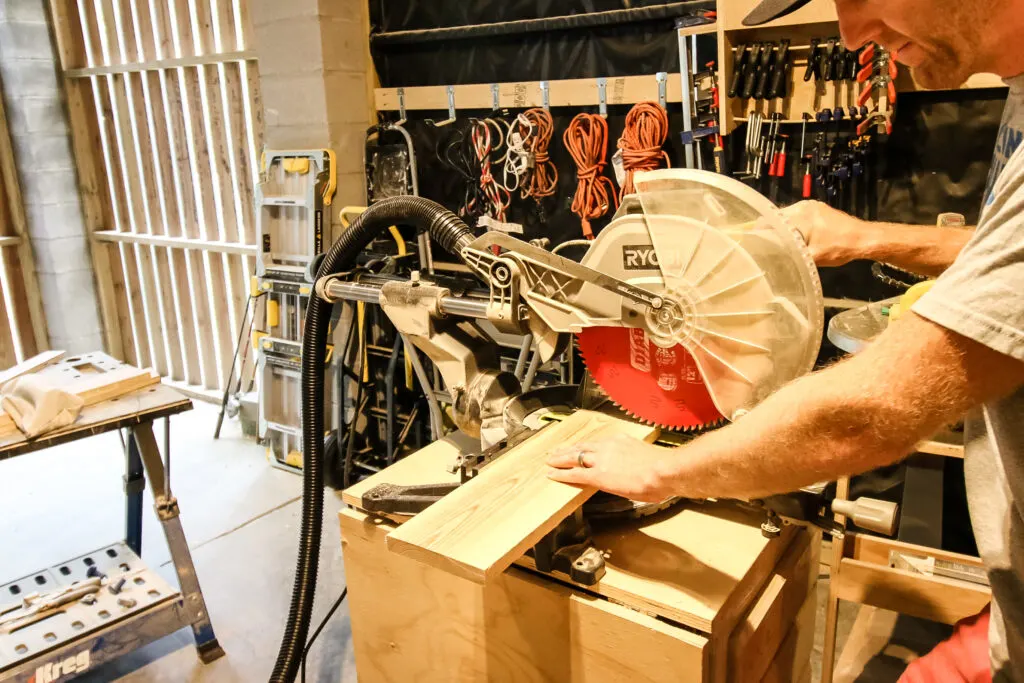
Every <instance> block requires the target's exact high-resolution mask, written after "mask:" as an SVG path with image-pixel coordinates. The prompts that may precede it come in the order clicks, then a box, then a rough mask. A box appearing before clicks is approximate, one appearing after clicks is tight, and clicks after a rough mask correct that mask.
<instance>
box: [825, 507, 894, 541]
mask: <svg viewBox="0 0 1024 683" xmlns="http://www.w3.org/2000/svg"><path fill="white" fill-rule="evenodd" d="M832 512H833V513H835V514H837V515H845V516H846V518H847V519H849V520H850V522H852V523H853V525H854V526H859V527H860V528H861V529H867V530H868V531H874V532H875V533H878V534H882V535H883V536H892V535H893V534H894V533H896V519H897V517H898V514H897V513H898V512H899V506H898V505H897V504H896V503H890V502H889V501H887V500H877V499H875V498H858V499H857V500H842V499H840V498H836V499H835V500H833V501H832Z"/></svg>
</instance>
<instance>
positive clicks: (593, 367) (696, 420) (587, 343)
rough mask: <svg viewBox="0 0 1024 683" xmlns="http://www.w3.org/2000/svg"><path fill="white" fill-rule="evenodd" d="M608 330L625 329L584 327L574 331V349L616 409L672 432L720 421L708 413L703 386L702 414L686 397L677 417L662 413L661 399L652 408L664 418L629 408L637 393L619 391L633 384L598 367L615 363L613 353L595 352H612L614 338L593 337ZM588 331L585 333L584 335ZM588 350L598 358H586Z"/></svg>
mask: <svg viewBox="0 0 1024 683" xmlns="http://www.w3.org/2000/svg"><path fill="white" fill-rule="evenodd" d="M611 329H615V330H623V329H626V328H587V331H584V332H583V333H577V334H576V339H577V344H576V348H577V349H578V350H579V353H580V357H581V359H582V360H583V364H584V366H585V367H586V368H587V371H588V372H589V373H590V376H591V378H592V379H593V380H594V384H595V385H596V386H597V387H598V388H599V389H600V390H601V392H602V393H603V394H604V395H605V396H607V397H608V400H609V402H611V403H612V405H614V406H615V407H616V408H617V409H618V410H620V411H622V412H623V413H624V414H626V415H627V416H629V417H630V418H631V419H633V420H636V421H637V422H640V423H642V424H645V425H650V426H653V427H658V428H660V429H665V430H670V431H676V432H683V433H694V432H701V431H704V430H707V429H710V428H712V427H715V426H717V425H719V424H721V423H722V421H723V418H722V417H721V415H720V414H717V410H714V409H711V410H710V412H709V410H708V408H707V405H706V401H708V400H710V396H708V395H707V393H706V388H704V393H705V396H704V400H705V405H704V407H703V413H704V416H703V417H701V416H700V415H701V410H700V408H698V409H697V410H696V411H695V410H693V409H692V407H691V404H689V401H688V400H686V399H684V402H685V403H687V407H686V410H685V411H684V412H683V413H682V414H679V415H678V417H673V416H672V415H671V414H670V413H671V411H670V412H669V413H666V407H667V406H666V405H665V403H664V402H662V404H661V406H660V408H658V409H656V412H659V413H663V415H662V417H663V418H666V419H656V418H651V417H645V416H644V415H639V414H638V413H637V412H636V410H635V409H634V408H633V407H630V406H631V405H632V406H634V407H635V406H636V405H638V403H637V401H639V399H640V398H641V396H640V395H637V396H635V397H634V396H627V395H626V394H624V393H623V392H624V391H626V392H628V391H633V390H634V389H635V387H633V385H630V384H628V381H627V384H623V381H624V380H623V378H622V377H621V376H618V377H616V376H614V375H613V376H607V369H606V368H603V367H602V363H606V362H609V361H611V362H612V364H613V365H614V363H615V362H616V361H615V356H610V357H604V356H603V355H602V354H601V353H598V351H604V350H607V349H609V348H610V349H611V350H612V352H613V353H614V351H615V346H616V343H617V341H616V340H614V339H611V340H609V338H608V337H607V334H605V336H604V337H595V336H594V334H595V333H596V332H598V331H599V330H611ZM588 331H589V335H588ZM599 340H600V341H599ZM602 342H603V344H609V343H610V344H611V347H608V346H603V345H602ZM595 344H596V346H595ZM588 349H589V351H590V352H591V354H593V353H598V357H596V358H588ZM619 350H620V351H621V347H619ZM681 352H682V353H683V354H687V355H688V352H686V351H685V350H684V349H681ZM655 353H656V352H655ZM595 361H597V362H596V364H595ZM618 362H619V363H623V362H625V361H624V359H622V358H619V360H618ZM630 363H631V361H630ZM634 367H636V366H634ZM674 369H677V370H679V371H680V372H684V371H685V367H679V366H677V367H676V368H674ZM606 381H613V384H614V386H611V387H609V386H607V385H606V384H605V382H606ZM611 389H614V390H615V391H612V390H611ZM666 389H667V387H664V386H661V385H660V382H659V388H654V390H655V391H661V390H666ZM641 391H642V390H641ZM624 397H627V398H630V400H629V401H627V402H626V403H623V402H622V400H621V399H622V398H624ZM666 398H667V397H666ZM695 398H696V400H697V403H696V404H695V405H697V406H700V405H701V397H700V396H695ZM634 399H636V400H634ZM678 399H679V397H678V396H676V397H675V399H673V400H676V401H678ZM647 412H651V411H650V410H648V411H647ZM712 414H717V417H715V418H712Z"/></svg>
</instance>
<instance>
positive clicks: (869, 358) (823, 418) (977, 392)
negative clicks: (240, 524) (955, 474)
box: [661, 314, 1024, 498]
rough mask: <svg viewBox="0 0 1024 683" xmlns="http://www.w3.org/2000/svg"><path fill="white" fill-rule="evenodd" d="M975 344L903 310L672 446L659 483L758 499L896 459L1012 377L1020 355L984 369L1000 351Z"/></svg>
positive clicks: (674, 490) (690, 493)
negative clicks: (735, 416)
mask: <svg viewBox="0 0 1024 683" xmlns="http://www.w3.org/2000/svg"><path fill="white" fill-rule="evenodd" d="M968 347H970V348H971V349H973V351H972V354H971V355H966V354H965V348H968ZM975 347H980V345H978V344H977V343H976V342H970V340H966V339H963V338H962V337H959V336H958V335H955V334H953V333H951V332H949V331H948V330H945V329H944V328H941V327H939V326H938V325H935V324H934V323H931V322H929V321H927V320H924V319H922V318H920V317H918V316H916V315H913V314H911V315H910V316H909V318H907V319H906V320H903V319H901V320H900V321H899V322H898V323H894V324H893V325H891V326H890V328H889V329H888V330H887V331H886V332H885V333H884V334H883V335H882V336H881V337H880V338H879V339H878V340H877V341H876V342H874V343H873V344H871V345H870V346H868V347H867V348H866V349H864V350H863V351H861V352H860V353H858V354H857V355H856V356H853V357H851V358H849V359H847V360H845V361H843V362H841V363H837V364H836V365H833V366H832V367H830V368H827V369H825V370H822V371H819V372H816V373H813V374H811V375H807V376H805V377H802V378H801V379H798V380H796V381H795V382H792V383H791V384H789V385H788V386H785V387H783V388H782V389H780V390H779V391H777V392H775V393H774V394H773V395H771V396H769V397H768V398H767V399H765V401H763V402H762V403H761V404H760V405H758V406H757V407H756V408H754V409H753V410H751V411H750V412H749V413H747V414H746V415H745V416H744V417H742V418H740V419H739V420H737V421H736V422H735V423H734V424H732V425H729V426H728V427H725V428H723V429H719V430H716V431H713V432H710V433H708V434H706V435H704V436H702V437H700V438H698V439H696V440H694V441H693V442H691V443H690V444H688V445H686V446H683V447H681V448H680V449H679V453H678V457H672V458H666V459H665V460H664V461H663V469H662V471H661V475H662V479H663V480H664V481H663V482H662V485H663V487H664V488H665V489H666V493H671V494H674V495H679V496H685V497H692V498H716V497H732V498H757V497H760V496H764V495H768V494H773V493H786V492H789V491H794V490H796V489H798V488H800V487H802V486H806V485H808V484H813V483H815V482H818V481H828V480H832V479H836V478H837V477H840V476H843V475H850V474H858V473H860V472H865V471H867V470H870V469H873V468H876V467H881V466H883V465H887V464H890V463H892V462H895V461H896V460H898V459H900V458H901V457H903V456H904V455H906V454H907V453H909V452H911V450H912V449H913V447H914V445H915V444H916V443H917V442H918V441H920V440H921V439H923V438H927V437H928V436H930V435H932V434H934V433H935V432H936V431H937V430H938V429H939V428H941V427H942V426H943V425H944V424H947V423H949V422H952V421H954V420H956V419H959V417H960V416H962V414H963V412H964V411H965V410H966V409H967V408H968V407H969V406H971V405H974V404H975V403H976V402H977V401H978V400H979V398H980V397H982V396H986V395H992V394H994V393H998V392H1000V391H1002V390H1003V387H1004V386H1013V384H1014V383H1015V382H1019V381H1020V377H1021V374H1020V373H1021V370H1022V369H1024V364H1021V363H1019V361H1013V362H1012V363H1011V365H1010V367H1011V368H1012V370H1013V371H1012V372H1007V371H1005V370H1001V369H992V368H991V367H989V365H985V363H989V364H990V363H992V362H993V360H992V358H993V357H996V358H1003V357H1002V356H1001V354H998V353H997V352H995V351H991V350H987V349H983V351H984V353H982V351H979V350H978V349H977V348H975ZM979 354H981V355H979ZM978 358H981V359H982V360H975V359H978ZM1018 366H1019V367H1018ZM1000 367H1001V366H1000ZM673 455H676V454H673Z"/></svg>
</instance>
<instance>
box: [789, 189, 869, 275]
mask: <svg viewBox="0 0 1024 683" xmlns="http://www.w3.org/2000/svg"><path fill="white" fill-rule="evenodd" d="M782 214H783V215H784V216H785V217H786V218H787V219H789V221H790V223H792V224H793V227H795V228H796V229H797V230H799V231H800V234H801V235H803V237H804V241H805V242H807V247H808V249H810V251H811V255H812V256H813V257H814V262H815V264H817V265H818V266H841V265H844V264H846V263H849V262H850V261H853V260H854V259H858V258H864V256H863V255H862V254H860V253H859V251H860V248H859V246H858V245H859V243H860V239H861V237H862V236H863V233H864V230H865V227H866V226H865V223H864V221H862V220H861V219H859V218H856V217H854V216H851V215H849V214H845V213H843V212H842V211H839V210H838V209H833V208H832V207H831V206H829V205H828V204H825V203H823V202H818V201H803V202H797V203H796V204H794V205H792V206H789V207H786V208H785V209H782Z"/></svg>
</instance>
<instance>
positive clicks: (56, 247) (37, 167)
mask: <svg viewBox="0 0 1024 683" xmlns="http://www.w3.org/2000/svg"><path fill="white" fill-rule="evenodd" d="M58 68H59V65H58V57H57V53H56V49H55V47H54V45H53V42H52V40H51V37H50V30H49V25H48V19H47V10H46V3H45V0H0V81H2V83H3V93H2V95H3V97H4V102H5V104H6V108H7V117H8V123H9V126H10V133H11V139H12V142H13V145H14V153H15V161H16V163H17V166H18V176H19V180H20V182H21V191H22V195H23V199H24V203H25V213H26V216H27V222H28V233H29V239H30V241H31V244H32V252H33V254H34V256H35V265H36V273H37V278H38V280H39V290H40V293H41V295H42V299H43V309H44V313H45V315H46V324H47V327H48V328H49V333H50V346H51V347H52V348H56V349H67V350H68V351H70V352H72V353H82V352H87V351H95V350H97V349H102V348H103V334H102V329H103V328H102V324H101V320H100V312H99V304H98V299H97V297H96V284H95V281H94V277H95V275H94V273H93V268H92V262H91V260H90V257H89V244H88V239H87V234H86V227H85V221H84V219H83V216H82V207H81V203H80V202H79V198H78V179H77V175H76V172H75V162H74V157H73V156H72V152H71V142H70V130H69V128H68V123H67V117H66V114H65V110H64V103H63V100H62V98H63V93H62V89H61V87H60V85H59V81H58V76H57V73H58ZM101 276H102V275H101Z"/></svg>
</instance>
